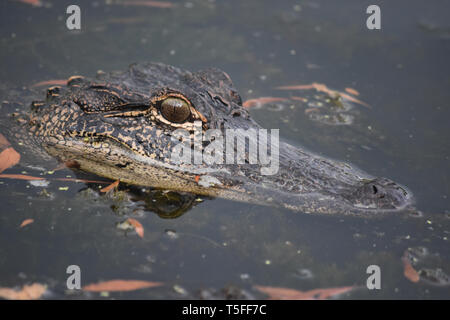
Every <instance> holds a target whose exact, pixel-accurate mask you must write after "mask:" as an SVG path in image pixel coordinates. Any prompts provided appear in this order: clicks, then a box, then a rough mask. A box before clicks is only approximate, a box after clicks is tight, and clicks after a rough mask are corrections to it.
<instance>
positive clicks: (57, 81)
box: [31, 79, 67, 88]
mask: <svg viewBox="0 0 450 320" xmlns="http://www.w3.org/2000/svg"><path fill="white" fill-rule="evenodd" d="M66 84H67V80H65V79H64V80H61V79H55V80H46V81H41V82H37V83H35V84H33V85H31V88H35V87H42V86H51V85H58V86H64V85H66Z"/></svg>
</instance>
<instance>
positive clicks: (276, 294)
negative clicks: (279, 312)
mask: <svg viewBox="0 0 450 320" xmlns="http://www.w3.org/2000/svg"><path fill="white" fill-rule="evenodd" d="M255 288H256V289H258V290H259V291H261V292H263V293H265V294H267V295H268V296H269V299H272V300H324V299H327V298H330V297H334V296H338V295H340V294H343V293H346V292H349V291H351V290H354V289H355V288H356V287H354V286H349V287H340V288H324V289H314V290H309V291H299V290H295V289H288V288H276V287H264V286H255Z"/></svg>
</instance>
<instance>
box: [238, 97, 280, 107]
mask: <svg viewBox="0 0 450 320" xmlns="http://www.w3.org/2000/svg"><path fill="white" fill-rule="evenodd" d="M286 100H287V99H286V98H278V97H261V98H256V99H249V100H247V101H245V102H244V103H243V104H242V106H243V107H244V108H251V107H261V106H262V105H264V104H266V103H272V102H280V101H286Z"/></svg>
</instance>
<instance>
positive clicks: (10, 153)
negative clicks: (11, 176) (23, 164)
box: [0, 147, 20, 173]
mask: <svg viewBox="0 0 450 320" xmlns="http://www.w3.org/2000/svg"><path fill="white" fill-rule="evenodd" d="M19 161H20V154H19V153H18V152H17V151H16V150H14V148H11V147H10V148H6V149H5V150H3V151H2V152H1V153H0V173H1V172H3V171H5V170H6V169H8V168H10V167H12V166H15V165H16V164H18V163H19Z"/></svg>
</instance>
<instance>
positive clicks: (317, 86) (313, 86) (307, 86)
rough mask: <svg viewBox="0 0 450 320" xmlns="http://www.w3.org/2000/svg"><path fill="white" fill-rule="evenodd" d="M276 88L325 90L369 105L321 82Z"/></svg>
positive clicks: (327, 92) (333, 94) (366, 105)
mask: <svg viewBox="0 0 450 320" xmlns="http://www.w3.org/2000/svg"><path fill="white" fill-rule="evenodd" d="M276 89H279V90H310V89H316V90H317V91H319V92H325V93H326V94H328V95H330V96H332V97H334V96H336V95H340V96H341V97H342V98H344V99H347V100H349V101H351V102H354V103H357V104H360V105H363V106H365V107H369V105H368V104H367V103H365V102H364V101H361V100H358V99H356V98H354V97H352V96H350V95H348V94H346V93H345V92H340V91H335V90H331V89H329V88H328V87H327V86H326V85H324V84H322V83H316V82H313V83H311V84H305V85H303V84H300V85H293V86H281V87H277V88H276Z"/></svg>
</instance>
